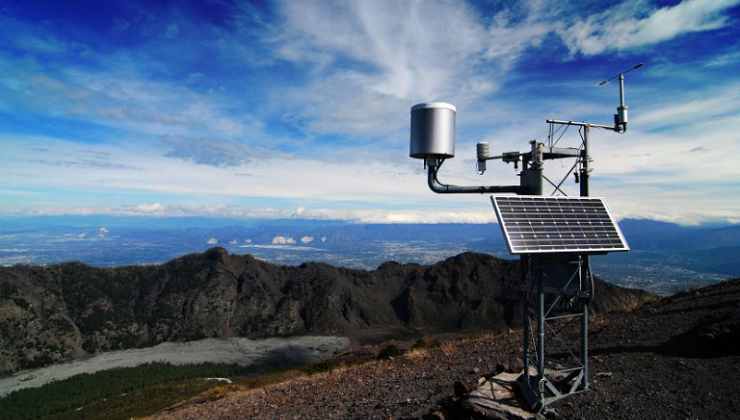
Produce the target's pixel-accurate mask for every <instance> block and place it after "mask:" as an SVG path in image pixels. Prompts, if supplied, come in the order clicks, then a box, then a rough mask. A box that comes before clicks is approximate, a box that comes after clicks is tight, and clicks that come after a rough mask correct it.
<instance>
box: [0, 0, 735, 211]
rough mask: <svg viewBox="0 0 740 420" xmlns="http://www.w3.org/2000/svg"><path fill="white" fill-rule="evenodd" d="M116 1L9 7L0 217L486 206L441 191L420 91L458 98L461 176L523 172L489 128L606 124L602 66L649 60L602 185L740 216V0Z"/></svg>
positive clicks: (628, 203) (557, 166)
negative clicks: (484, 149) (420, 139)
mask: <svg viewBox="0 0 740 420" xmlns="http://www.w3.org/2000/svg"><path fill="white" fill-rule="evenodd" d="M103 3H106V2H84V1H70V2H55V1H50V2H43V1H34V2H13V1H11V2H10V3H5V4H4V5H3V6H0V26H2V27H3V28H4V29H5V30H4V31H2V34H0V146H1V147H2V153H0V213H1V214H5V215H32V214H120V215H150V216H167V215H173V216H178V215H211V216H228V217H303V218H316V219H344V220H358V221H365V222H379V223H411V222H429V223H435V222H474V223H486V222H490V221H492V220H494V219H495V216H494V215H493V212H492V211H491V208H490V204H489V203H488V200H487V197H481V196H474V195H471V196H444V195H435V194H434V193H432V192H431V191H429V190H428V188H427V187H426V178H425V176H424V173H423V168H422V164H421V162H420V161H417V160H412V159H410V158H408V124H409V108H410V107H411V106H412V105H413V104H415V103H418V102H426V101H438V100H439V101H446V102H450V103H453V104H455V105H456V106H457V108H458V116H457V117H458V120H457V121H458V135H457V137H458V141H457V149H458V150H457V156H456V158H455V159H452V160H449V161H448V163H447V164H446V165H445V169H444V172H445V174H444V177H445V178H444V179H445V180H446V181H450V182H455V183H463V184H512V183H517V182H518V180H517V178H516V177H515V172H514V170H513V169H512V168H511V167H507V166H505V165H504V164H501V163H498V164H496V163H493V164H489V169H490V170H489V172H488V173H486V175H485V176H483V177H479V176H477V175H475V171H474V156H475V146H474V145H475V143H476V142H478V141H481V140H487V141H489V142H490V143H491V147H492V149H493V150H495V151H496V152H503V151H510V150H523V149H525V148H526V147H527V142H528V141H529V140H531V139H537V140H538V141H545V140H546V138H547V135H548V126H547V125H546V124H545V119H546V118H557V119H569V120H579V121H590V122H597V123H609V122H610V121H611V118H612V114H613V113H614V111H615V107H616V106H617V105H618V104H617V99H618V98H617V86H616V85H615V84H613V83H611V84H607V85H606V86H601V87H598V86H597V82H598V81H600V80H603V79H605V78H608V77H611V76H613V75H614V74H616V73H618V72H619V71H622V70H625V69H627V68H629V67H631V66H632V65H633V64H635V63H637V62H644V63H645V64H646V66H645V67H644V68H642V69H640V70H639V71H638V72H635V73H630V74H629V75H628V76H627V92H626V93H627V104H628V105H629V106H630V118H631V119H630V128H629V130H628V132H627V133H626V134H623V135H617V134H614V133H610V132H606V131H601V132H599V131H594V132H593V133H592V142H591V147H592V156H593V160H594V162H593V167H594V168H595V171H594V172H593V174H592V194H593V195H598V196H604V197H607V199H608V201H609V203H610V206H611V207H612V210H613V211H614V213H615V214H616V215H617V216H618V217H622V218H624V217H637V218H651V219H657V220H666V221H674V222H678V223H685V224H691V223H702V222H730V223H740V181H738V179H740V165H737V164H735V163H734V161H733V159H734V158H736V157H737V156H740V142H738V136H739V135H738V133H739V132H740V131H739V129H740V44H738V42H737V40H738V39H740V29H739V28H740V25H738V17H739V16H740V0H683V1H678V0H676V1H647V0H626V1H623V2H619V3H608V4H605V3H604V2H600V1H586V2H583V1H578V2H576V1H573V2H567V1H565V2H564V1H555V0H522V1H515V2H498V1H490V2H458V1H454V2H453V1H444V0H440V1H433V0H427V1H413V0H411V1H393V0H382V1H381V0H377V1H363V0H345V1H288V0H284V1H273V2H268V3H263V2H254V3H250V2H231V1H227V0H223V1H221V0H218V1H217V0H214V1H211V2H199V1H186V2H181V1H177V2H176V1H171V2H155V3H152V2H137V1H128V2H120V3H121V4H115V5H112V4H103ZM560 134H562V133H559V134H558V135H560ZM577 139H578V133H577V131H576V130H575V129H571V130H569V131H567V132H565V134H564V136H563V139H562V142H563V143H561V144H564V143H568V142H569V145H575V144H576V143H574V142H576V141H577ZM569 167H570V165H569V164H567V165H566V164H564V163H563V164H561V163H560V162H555V163H552V162H548V166H547V170H548V176H551V177H552V178H553V179H556V178H557V179H558V180H559V179H560V178H561V177H563V176H567V170H568V168H569ZM571 178H572V177H571ZM568 185H569V188H570V190H569V191H570V192H574V191H575V186H574V185H572V182H570V183H569V184H568ZM566 191H568V190H566Z"/></svg>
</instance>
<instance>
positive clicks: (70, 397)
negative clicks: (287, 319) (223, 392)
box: [0, 363, 254, 420]
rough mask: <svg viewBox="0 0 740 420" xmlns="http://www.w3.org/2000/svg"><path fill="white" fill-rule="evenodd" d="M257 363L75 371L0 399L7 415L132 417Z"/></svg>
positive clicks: (249, 371) (0, 413)
mask: <svg viewBox="0 0 740 420" xmlns="http://www.w3.org/2000/svg"><path fill="white" fill-rule="evenodd" d="M252 373H254V368H252V367H251V366H250V367H244V366H238V365H219V364H213V363H203V364H199V365H185V366H173V365H170V364H168V363H147V364H145V365H141V366H136V367H131V368H119V369H110V370H105V371H101V372H96V373H93V374H82V375H76V376H73V377H71V378H68V379H65V380H63V381H58V382H52V383H50V384H47V385H44V386H42V387H39V388H29V389H22V390H19V391H15V392H12V393H11V394H9V395H7V396H6V397H4V398H2V399H0V417H1V418H3V419H8V420H10V419H23V420H25V419H51V418H54V419H73V418H74V419H111V420H116V419H129V418H130V417H132V416H144V415H148V414H152V413H155V412H157V411H159V410H161V409H163V408H165V407H168V406H170V405H172V404H174V403H176V402H178V401H181V400H183V399H186V398H190V397H192V396H195V395H197V394H199V393H201V392H203V391H205V390H207V389H210V388H212V387H215V386H218V385H219V383H218V382H216V381H204V380H203V378H206V377H234V376H245V375H249V374H252Z"/></svg>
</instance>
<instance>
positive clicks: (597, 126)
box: [545, 120, 617, 131]
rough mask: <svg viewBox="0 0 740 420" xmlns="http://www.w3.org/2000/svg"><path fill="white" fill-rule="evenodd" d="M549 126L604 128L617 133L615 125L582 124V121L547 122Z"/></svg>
mask: <svg viewBox="0 0 740 420" xmlns="http://www.w3.org/2000/svg"><path fill="white" fill-rule="evenodd" d="M545 122H547V123H548V124H562V125H576V126H579V127H586V126H589V127H596V128H603V129H605V130H611V131H617V130H616V129H615V127H614V126H613V125H604V124H591V123H587V122H580V121H564V120H545Z"/></svg>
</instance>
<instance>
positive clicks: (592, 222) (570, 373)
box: [410, 63, 642, 411]
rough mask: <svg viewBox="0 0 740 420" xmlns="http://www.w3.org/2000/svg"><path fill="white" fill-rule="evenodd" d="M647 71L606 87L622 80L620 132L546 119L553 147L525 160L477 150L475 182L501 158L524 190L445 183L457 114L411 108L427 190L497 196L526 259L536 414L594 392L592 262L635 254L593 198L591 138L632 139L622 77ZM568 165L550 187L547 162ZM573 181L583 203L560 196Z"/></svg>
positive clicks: (526, 324) (524, 390)
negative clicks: (573, 135)
mask: <svg viewBox="0 0 740 420" xmlns="http://www.w3.org/2000/svg"><path fill="white" fill-rule="evenodd" d="M640 67H642V63H640V64H637V65H635V66H633V67H632V68H630V69H629V70H626V71H624V72H621V73H619V74H617V75H616V76H614V77H613V78H611V79H608V80H604V81H602V82H601V83H599V85H604V84H606V83H608V82H609V81H611V80H614V79H618V80H619V106H618V107H617V113H616V114H615V115H614V121H613V124H610V125H606V124H594V123H589V122H578V121H570V120H555V119H547V120H546V122H547V124H548V125H549V134H548V137H547V141H546V142H544V143H542V142H537V141H536V140H532V141H530V142H529V147H528V151H526V152H520V151H516V152H506V153H502V154H500V155H495V156H492V155H491V154H490V146H489V144H488V143H487V142H480V143H478V144H477V147H476V150H477V172H478V174H480V175H483V174H484V173H485V172H486V169H487V162H488V161H491V160H501V161H503V162H505V163H512V164H514V168H515V170H516V171H517V172H518V173H517V176H518V177H519V182H518V184H512V185H480V186H459V185H448V184H444V183H442V182H440V181H439V171H440V168H441V167H442V165H443V163H444V162H445V160H447V159H452V158H454V156H455V117H456V114H457V109H456V108H455V107H454V106H453V105H450V104H448V103H443V102H432V103H422V104H417V105H415V106H413V107H412V108H411V138H410V156H411V157H412V158H416V159H423V160H424V165H425V167H426V168H427V171H428V175H427V178H428V184H429V188H430V189H431V190H432V191H434V192H436V193H440V194H491V203H492V205H493V208H494V211H495V213H496V217H497V219H498V222H499V226H500V227H501V229H502V232H503V235H504V238H505V240H506V243H507V246H508V248H509V252H510V253H511V254H513V255H518V256H519V258H520V267H521V295H522V305H523V308H524V309H523V324H522V330H523V346H522V347H523V349H524V351H523V353H524V354H523V355H522V362H523V365H524V370H523V373H522V374H521V375H520V376H519V377H518V379H517V380H516V383H517V385H518V387H519V389H520V391H521V395H522V396H523V397H524V399H525V400H526V403H527V405H528V406H529V408H530V409H531V410H533V411H541V410H542V409H543V408H544V407H546V406H547V405H548V404H551V403H553V402H555V401H557V400H559V399H561V398H564V397H567V396H569V395H572V394H575V393H579V392H584V391H586V390H588V387H589V370H588V311H589V306H590V304H591V301H592V299H593V298H594V279H593V273H592V272H591V266H590V259H589V258H590V256H591V255H603V254H606V253H608V252H618V251H629V246H628V245H627V242H626V241H625V239H624V236H623V235H622V232H621V230H620V229H619V226H618V225H617V223H616V221H615V220H614V217H613V216H612V213H611V211H610V210H609V207H608V205H607V203H606V201H605V200H604V198H597V197H589V178H590V173H591V171H592V168H591V158H590V156H589V141H590V131H591V129H592V128H599V129H604V130H608V131H613V132H615V133H619V134H624V133H625V132H626V131H627V122H628V117H627V106H626V105H625V99H624V96H625V95H624V90H625V89H624V76H625V74H627V73H629V72H631V71H633V70H636V69H638V68H640ZM570 127H578V137H579V140H580V142H579V144H577V145H575V146H574V147H559V142H560V140H561V139H562V137H563V135H564V134H565V132H566V131H567V130H568V128H570ZM556 137H557V138H556ZM561 159H573V160H574V163H573V164H572V166H571V167H570V169H569V170H568V171H567V172H566V174H565V176H564V177H562V178H554V179H555V180H552V179H550V178H549V177H548V176H546V174H545V170H544V163H545V161H547V160H561ZM571 174H573V175H574V176H573V179H574V181H575V182H576V183H577V184H579V196H575V197H572V196H567V194H566V193H565V192H564V191H563V185H564V183H565V182H566V181H567V180H568V179H569V178H570V176H571ZM558 179H559V181H558ZM546 188H547V189H548V190H549V189H550V188H552V191H551V192H550V194H545V189H546ZM574 330H575V331H574Z"/></svg>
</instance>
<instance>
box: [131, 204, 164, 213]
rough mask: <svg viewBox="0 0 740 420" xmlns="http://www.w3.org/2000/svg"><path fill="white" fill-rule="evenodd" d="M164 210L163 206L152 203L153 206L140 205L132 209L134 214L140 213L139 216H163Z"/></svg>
mask: <svg viewBox="0 0 740 420" xmlns="http://www.w3.org/2000/svg"><path fill="white" fill-rule="evenodd" d="M165 210H166V208H165V206H163V205H161V204H159V203H154V204H140V205H138V206H136V208H135V209H134V212H136V213H141V214H149V215H152V214H163V213H164V212H165Z"/></svg>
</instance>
